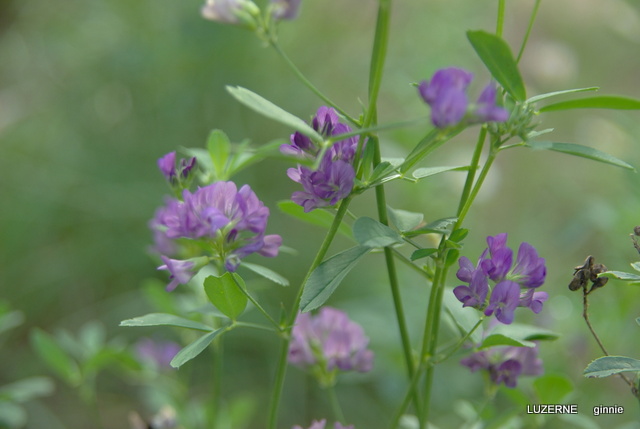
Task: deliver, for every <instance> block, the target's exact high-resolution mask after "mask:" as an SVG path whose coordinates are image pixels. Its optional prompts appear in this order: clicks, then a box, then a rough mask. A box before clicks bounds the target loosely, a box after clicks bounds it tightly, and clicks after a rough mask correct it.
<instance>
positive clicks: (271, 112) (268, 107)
mask: <svg viewBox="0 0 640 429" xmlns="http://www.w3.org/2000/svg"><path fill="white" fill-rule="evenodd" d="M227 91H229V94H231V95H232V96H233V97H234V98H235V99H236V100H238V101H239V102H240V103H242V104H244V105H245V106H247V107H249V108H250V109H253V110H255V111H256V112H258V113H260V114H261V115H264V116H266V117H267V118H270V119H273V120H274V121H277V122H280V123H281V124H284V125H286V126H288V127H291V128H293V129H294V130H296V131H300V132H301V133H302V134H304V135H306V136H308V137H310V138H311V139H312V140H314V141H316V142H321V141H323V140H324V139H323V137H322V136H321V135H320V134H318V132H317V131H316V130H314V129H313V128H312V127H311V126H309V125H308V124H307V123H306V122H304V121H303V120H302V119H300V118H298V117H297V116H294V115H292V114H291V113H289V112H287V111H286V110H284V109H282V108H281V107H278V106H276V105H275V104H273V103H272V102H270V101H269V100H267V99H265V98H263V97H261V96H259V95H258V94H256V93H255V92H252V91H249V90H248V89H246V88H242V87H240V86H235V87H234V86H227Z"/></svg>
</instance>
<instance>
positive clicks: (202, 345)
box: [170, 328, 224, 368]
mask: <svg viewBox="0 0 640 429" xmlns="http://www.w3.org/2000/svg"><path fill="white" fill-rule="evenodd" d="M222 331H224V328H221V329H218V330H216V331H213V332H209V333H208V334H204V335H203V336H201V337H200V338H198V339H197V340H195V341H194V342H192V343H191V344H189V345H188V346H187V347H185V348H183V349H182V350H180V351H179V352H178V354H176V355H175V356H174V358H173V359H171V362H170V365H171V366H172V367H174V368H180V367H181V366H182V365H184V364H185V363H186V362H188V361H190V360H191V359H193V358H194V357H196V356H198V355H199V354H200V353H202V351H203V350H204V349H206V348H207V346H209V344H211V342H212V341H213V340H214V338H215V337H217V336H218V335H219V334H220V333H221V332H222Z"/></svg>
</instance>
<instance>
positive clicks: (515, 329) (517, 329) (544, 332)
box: [491, 323, 560, 341]
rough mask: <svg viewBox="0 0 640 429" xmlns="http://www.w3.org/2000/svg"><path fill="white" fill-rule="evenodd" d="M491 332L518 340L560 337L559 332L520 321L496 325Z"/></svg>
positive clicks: (543, 339) (546, 339) (542, 339)
mask: <svg viewBox="0 0 640 429" xmlns="http://www.w3.org/2000/svg"><path fill="white" fill-rule="evenodd" d="M491 333H492V334H501V335H504V336H506V337H509V338H513V339H516V340H518V341H553V340H556V339H558V338H559V337H560V335H559V334H557V333H555V332H553V331H550V330H548V329H544V328H539V327H537V326H532V325H524V324H520V323H512V324H511V325H498V326H496V327H495V328H494V329H493V330H492V331H491Z"/></svg>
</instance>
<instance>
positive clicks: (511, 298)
mask: <svg viewBox="0 0 640 429" xmlns="http://www.w3.org/2000/svg"><path fill="white" fill-rule="evenodd" d="M519 303H520V286H518V283H516V282H513V281H511V280H503V281H501V282H500V283H498V284H497V285H496V286H495V287H494V288H493V291H492V292H491V298H490V299H489V306H488V307H487V309H486V310H485V311H484V314H485V315H486V316H491V315H492V314H494V313H495V315H496V319H498V320H499V321H500V322H502V323H504V324H507V325H508V324H510V323H511V322H513V312H514V310H515V309H516V308H517V307H518V304H519Z"/></svg>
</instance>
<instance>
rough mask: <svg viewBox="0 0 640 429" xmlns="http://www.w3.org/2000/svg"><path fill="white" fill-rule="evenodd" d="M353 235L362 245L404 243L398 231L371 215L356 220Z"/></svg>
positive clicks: (383, 245) (374, 245)
mask: <svg viewBox="0 0 640 429" xmlns="http://www.w3.org/2000/svg"><path fill="white" fill-rule="evenodd" d="M353 236H354V238H355V239H356V241H357V242H358V243H359V244H360V245H361V246H364V247H370V248H376V247H386V246H391V245H393V244H399V243H402V237H400V235H399V234H398V233H397V232H395V231H394V230H392V229H391V228H389V227H388V226H386V225H383V224H381V223H380V222H378V221H377V220H374V219H371V218H370V217H361V218H358V219H357V220H356V221H355V222H354V224H353Z"/></svg>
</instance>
